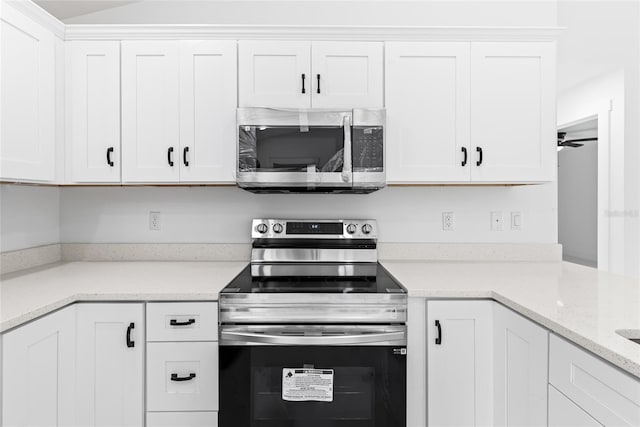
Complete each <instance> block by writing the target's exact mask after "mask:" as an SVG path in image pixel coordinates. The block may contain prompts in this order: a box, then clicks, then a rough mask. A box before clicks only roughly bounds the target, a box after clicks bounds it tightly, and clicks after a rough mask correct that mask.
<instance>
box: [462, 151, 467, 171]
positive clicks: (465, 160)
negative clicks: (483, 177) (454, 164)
mask: <svg viewBox="0 0 640 427" xmlns="http://www.w3.org/2000/svg"><path fill="white" fill-rule="evenodd" d="M462 153H463V154H464V160H463V161H462V166H467V147H462Z"/></svg>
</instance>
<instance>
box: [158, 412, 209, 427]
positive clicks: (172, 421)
mask: <svg viewBox="0 0 640 427" xmlns="http://www.w3.org/2000/svg"><path fill="white" fill-rule="evenodd" d="M217 426H218V413H217V412H149V413H147V427H217Z"/></svg>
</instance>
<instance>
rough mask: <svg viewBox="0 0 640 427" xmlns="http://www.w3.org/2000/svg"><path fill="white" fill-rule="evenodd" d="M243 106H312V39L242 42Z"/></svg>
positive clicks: (239, 45) (240, 101)
mask: <svg viewBox="0 0 640 427" xmlns="http://www.w3.org/2000/svg"><path fill="white" fill-rule="evenodd" d="M238 55H239V57H238V63H239V74H238V84H239V94H240V99H239V105H240V107H273V108H310V107H311V50H310V45H309V43H308V42H298V41H240V42H239V43H238Z"/></svg>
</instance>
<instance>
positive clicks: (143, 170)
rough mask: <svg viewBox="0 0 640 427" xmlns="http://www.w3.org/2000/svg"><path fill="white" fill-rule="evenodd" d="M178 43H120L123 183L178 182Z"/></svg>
mask: <svg viewBox="0 0 640 427" xmlns="http://www.w3.org/2000/svg"><path fill="white" fill-rule="evenodd" d="M179 49H180V44H179V42H177V41H123V42H122V181H123V182H176V181H178V180H179V177H180V172H179V170H180V166H179V165H180V153H179V149H180V132H179V117H180V116H179V109H180V97H179V86H180V84H179V74H180V73H179V68H180V67H179Z"/></svg>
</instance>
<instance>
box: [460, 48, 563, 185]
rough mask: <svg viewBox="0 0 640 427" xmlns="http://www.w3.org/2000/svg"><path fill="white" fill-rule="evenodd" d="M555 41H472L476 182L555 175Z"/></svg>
mask: <svg viewBox="0 0 640 427" xmlns="http://www.w3.org/2000/svg"><path fill="white" fill-rule="evenodd" d="M555 78H556V76H555V44H554V43H551V42H541V43H472V44H471V148H472V149H473V154H474V155H473V156H472V158H473V159H474V164H477V163H479V164H478V166H477V167H474V168H472V170H471V176H472V178H473V180H474V181H490V182H494V181H500V182H503V181H504V182H519V181H523V182H527V181H552V180H554V179H555V176H556V158H557V150H556V111H555Z"/></svg>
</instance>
